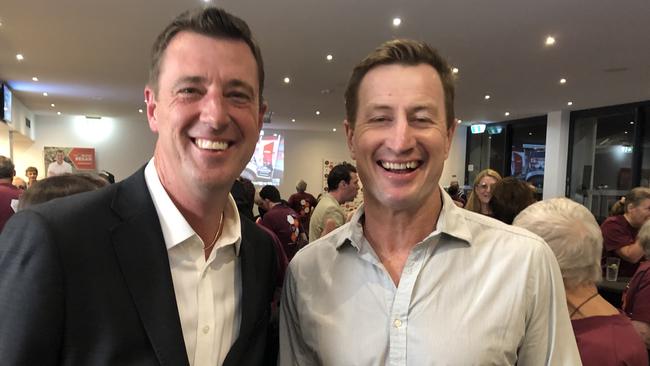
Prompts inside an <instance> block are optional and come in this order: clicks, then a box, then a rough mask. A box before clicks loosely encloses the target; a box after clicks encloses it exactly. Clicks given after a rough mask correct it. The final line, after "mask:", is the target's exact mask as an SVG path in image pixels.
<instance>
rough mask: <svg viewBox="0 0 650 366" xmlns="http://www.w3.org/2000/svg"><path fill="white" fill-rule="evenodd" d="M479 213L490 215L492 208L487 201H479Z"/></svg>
mask: <svg viewBox="0 0 650 366" xmlns="http://www.w3.org/2000/svg"><path fill="white" fill-rule="evenodd" d="M480 204H481V213H482V214H484V215H491V214H492V209H491V208H490V204H489V203H483V202H481V203H480Z"/></svg>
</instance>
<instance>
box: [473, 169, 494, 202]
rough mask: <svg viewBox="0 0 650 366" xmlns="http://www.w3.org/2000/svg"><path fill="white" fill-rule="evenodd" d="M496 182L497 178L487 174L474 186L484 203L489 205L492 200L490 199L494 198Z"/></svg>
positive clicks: (479, 198)
mask: <svg viewBox="0 0 650 366" xmlns="http://www.w3.org/2000/svg"><path fill="white" fill-rule="evenodd" d="M496 183H497V180H496V179H495V178H493V177H490V176H485V177H483V178H481V180H480V181H479V182H478V184H477V185H476V187H474V190H475V191H476V194H477V196H478V200H479V201H481V203H482V204H484V205H487V204H488V203H489V202H490V199H492V188H494V185H495V184H496Z"/></svg>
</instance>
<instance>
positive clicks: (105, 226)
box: [0, 7, 277, 366]
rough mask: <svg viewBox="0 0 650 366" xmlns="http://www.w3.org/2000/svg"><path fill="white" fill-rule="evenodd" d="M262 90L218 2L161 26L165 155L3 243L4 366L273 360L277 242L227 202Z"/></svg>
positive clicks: (55, 208) (151, 100) (156, 108)
mask: <svg viewBox="0 0 650 366" xmlns="http://www.w3.org/2000/svg"><path fill="white" fill-rule="evenodd" d="M263 81H264V68H263V63H262V57H261V53H260V49H259V47H258V46H257V43H256V42H255V40H254V39H253V37H252V34H251V31H250V29H249V27H248V25H247V24H246V23H245V22H244V21H243V20H242V19H240V18H237V17H236V16H234V15H232V14H229V13H228V12H226V11H224V10H222V9H218V8H215V7H206V8H201V9H196V10H194V11H190V12H185V13H183V14H181V15H180V16H178V17H176V18H175V19H174V20H173V21H172V22H171V23H170V24H169V25H168V26H167V27H166V28H165V29H164V30H163V32H162V33H161V34H160V35H159V36H158V38H157V40H156V42H155V43H154V47H153V52H152V60H151V69H150V75H149V81H148V83H147V85H146V87H145V90H144V94H145V100H146V103H147V112H146V113H147V119H148V122H149V128H150V129H151V130H152V131H153V132H154V133H156V134H157V135H158V138H157V140H156V146H155V150H154V156H153V158H152V159H151V160H150V161H149V162H148V163H147V164H146V165H145V166H143V167H142V168H141V169H140V170H138V171H137V172H136V173H134V174H133V175H131V176H130V177H128V178H127V179H125V180H122V181H120V182H118V183H116V184H112V185H110V186H108V187H106V188H104V189H100V190H95V191H92V192H86V193H80V194H77V195H73V196H70V197H66V198H62V199H57V200H54V201H50V202H46V203H43V204H40V205H36V206H32V207H30V208H28V209H26V210H21V211H20V212H18V213H17V214H16V215H14V216H13V217H12V219H11V220H10V221H9V223H8V224H7V226H6V227H5V230H4V232H3V233H2V236H0V314H2V315H1V318H0V335H1V336H0V360H2V363H3V364H6V365H168V366H184V365H196V366H201V365H230V366H240V365H242V366H243V365H246V366H248V365H267V364H273V362H274V361H275V359H276V357H275V356H274V355H273V354H274V353H277V352H275V350H276V349H277V347H275V344H274V342H270V341H269V339H270V337H269V336H271V335H272V334H271V333H270V332H269V320H270V313H271V302H272V300H273V293H274V290H275V279H276V275H275V274H276V270H277V268H276V267H277V260H276V257H275V253H274V250H273V242H272V241H271V238H270V236H269V235H268V234H266V233H265V232H264V231H262V230H261V229H259V228H258V227H257V226H256V225H255V223H253V222H252V221H250V220H247V219H242V218H241V217H240V215H239V212H238V209H237V206H236V204H235V201H234V199H233V198H232V196H230V194H229V192H230V189H231V187H232V185H233V182H234V181H235V179H236V178H237V177H238V176H239V175H240V174H241V172H242V170H243V169H244V167H245V166H246V164H247V163H248V161H249V160H250V158H251V156H252V154H253V152H254V150H255V145H256V143H257V140H258V137H259V132H260V129H261V127H262V117H263V115H264V112H265V111H266V104H265V103H264V101H263V97H262V91H263V84H264V82H263ZM188 181H191V182H192V184H187V182H188Z"/></svg>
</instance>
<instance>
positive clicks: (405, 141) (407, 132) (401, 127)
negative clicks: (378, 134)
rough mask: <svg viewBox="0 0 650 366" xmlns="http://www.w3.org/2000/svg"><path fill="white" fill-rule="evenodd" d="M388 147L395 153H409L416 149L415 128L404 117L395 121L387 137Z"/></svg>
mask: <svg viewBox="0 0 650 366" xmlns="http://www.w3.org/2000/svg"><path fill="white" fill-rule="evenodd" d="M386 146H387V147H388V148H390V149H391V150H392V151H393V152H395V153H404V152H408V151H410V150H411V149H413V148H414V147H415V138H414V136H413V128H412V127H411V125H410V124H409V122H408V119H407V118H406V116H404V115H400V116H397V117H396V119H395V120H394V121H393V124H392V127H391V129H390V134H389V135H388V136H387V137H386Z"/></svg>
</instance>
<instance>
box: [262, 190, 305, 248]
mask: <svg viewBox="0 0 650 366" xmlns="http://www.w3.org/2000/svg"><path fill="white" fill-rule="evenodd" d="M260 198H261V199H262V204H263V206H264V209H265V210H266V213H265V214H264V217H262V219H260V220H259V224H260V225H262V226H265V227H266V228H267V229H269V230H271V231H273V232H274V233H275V235H277V237H278V239H280V243H282V247H283V248H284V252H285V253H286V255H287V259H288V260H289V261H291V259H292V258H293V256H294V255H295V254H296V253H297V252H298V250H299V249H300V248H302V247H303V246H304V245H305V244H307V236H306V235H305V233H304V230H303V227H302V226H301V225H300V220H298V214H297V213H296V211H294V210H293V209H292V208H291V207H289V205H287V203H286V202H285V201H283V200H282V198H281V197H280V191H278V189H277V188H276V187H274V186H271V185H268V186H264V187H262V189H261V190H260Z"/></svg>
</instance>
